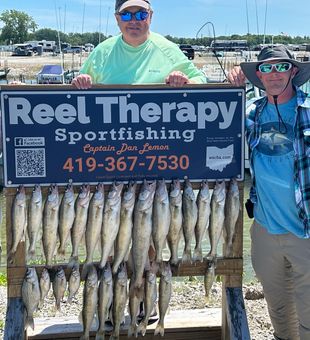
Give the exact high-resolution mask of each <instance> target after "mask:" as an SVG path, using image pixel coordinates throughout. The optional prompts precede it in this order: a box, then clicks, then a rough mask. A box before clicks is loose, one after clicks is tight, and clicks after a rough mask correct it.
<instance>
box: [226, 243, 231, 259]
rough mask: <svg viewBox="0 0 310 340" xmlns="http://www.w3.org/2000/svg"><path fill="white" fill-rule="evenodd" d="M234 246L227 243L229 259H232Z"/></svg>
mask: <svg viewBox="0 0 310 340" xmlns="http://www.w3.org/2000/svg"><path fill="white" fill-rule="evenodd" d="M232 253H233V245H232V243H230V242H229V243H227V246H226V256H227V257H232V256H233V254H232Z"/></svg>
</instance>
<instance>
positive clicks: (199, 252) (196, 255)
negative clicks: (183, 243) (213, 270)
mask: <svg viewBox="0 0 310 340" xmlns="http://www.w3.org/2000/svg"><path fill="white" fill-rule="evenodd" d="M193 257H194V260H195V261H197V262H202V249H201V247H197V248H195V249H194V254H193Z"/></svg>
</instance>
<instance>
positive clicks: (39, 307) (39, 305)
mask: <svg viewBox="0 0 310 340" xmlns="http://www.w3.org/2000/svg"><path fill="white" fill-rule="evenodd" d="M43 303H44V300H43V299H40V301H39V304H38V309H41V308H42V307H43Z"/></svg>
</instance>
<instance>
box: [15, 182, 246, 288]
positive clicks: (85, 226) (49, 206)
mask: <svg viewBox="0 0 310 340" xmlns="http://www.w3.org/2000/svg"><path fill="white" fill-rule="evenodd" d="M123 186H124V185H123V184H122V183H120V184H116V183H114V184H113V185H112V186H111V188H110V191H109V192H108V194H107V197H106V198H105V195H104V185H103V184H98V185H97V187H96V191H95V192H94V194H93V195H91V192H90V186H89V185H82V186H81V188H80V192H79V194H78V196H77V198H75V194H74V189H73V186H72V185H71V184H69V185H68V186H67V187H66V190H65V192H64V194H63V196H62V199H60V195H59V193H58V188H57V186H56V185H51V186H50V188H49V193H48V196H47V198H46V200H45V203H43V198H42V193H41V188H40V186H39V185H36V186H35V188H34V190H33V193H32V195H31V198H30V201H29V204H28V208H27V204H26V194H25V188H24V187H23V186H20V187H19V188H18V191H17V194H16V196H15V199H14V203H13V206H12V245H11V248H10V251H9V254H8V260H9V261H12V259H13V257H14V254H15V252H16V249H17V246H18V244H19V242H20V241H21V240H22V239H23V237H24V233H25V231H26V230H27V232H28V238H29V248H28V258H29V259H31V258H34V256H35V249H36V245H37V243H38V241H39V235H40V232H41V234H42V243H43V252H44V255H45V261H46V265H47V266H51V265H52V264H53V259H54V256H55V255H56V250H58V251H57V253H58V256H59V257H62V256H64V254H65V251H66V249H68V245H69V241H70V240H71V249H72V253H71V257H70V260H69V263H70V265H71V266H73V265H74V264H75V263H77V262H78V261H79V253H78V252H79V246H80V245H81V244H82V239H83V236H85V241H86V242H85V243H86V260H85V263H86V264H91V263H92V262H93V260H94V252H95V249H96V246H97V245H99V248H100V253H101V257H100V262H99V266H100V268H103V267H104V266H105V265H106V263H107V261H108V259H109V256H110V255H111V254H112V253H113V252H114V260H113V268H112V271H113V273H116V270H117V268H118V266H119V265H120V263H121V262H122V261H124V260H125V261H126V260H127V259H128V256H129V251H130V246H131V252H132V258H133V263H134V273H135V282H134V287H135V288H139V287H140V286H141V280H142V275H143V272H144V267H145V263H146V259H147V256H148V252H149V247H150V246H152V247H153V248H154V253H155V255H154V257H153V258H151V261H153V260H155V261H156V262H157V263H160V262H161V261H162V259H163V249H164V247H165V244H166V242H167V243H168V246H169V250H170V254H171V257H170V263H171V264H172V265H177V264H178V262H179V259H178V248H179V242H180V238H181V237H182V235H183V236H184V244H185V245H184V251H183V256H182V262H186V263H187V262H192V261H193V260H194V261H202V260H203V254H202V241H203V239H204V237H205V235H206V231H207V230H208V235H209V239H210V248H211V249H210V252H209V254H208V255H207V259H209V260H213V259H215V258H216V256H217V248H218V243H219V241H220V238H221V234H222V231H223V229H224V234H225V240H226V250H225V255H226V256H228V257H230V256H232V255H233V251H232V250H233V249H232V246H233V240H234V235H235V226H236V221H237V219H238V215H239V211H240V199H239V190H238V185H237V182H236V181H235V180H231V182H230V185H229V188H228V190H227V193H226V185H225V182H224V181H223V182H217V183H216V184H215V187H214V189H213V190H210V189H209V185H208V182H207V181H203V182H202V183H201V187H200V190H199V193H198V196H197V199H196V197H195V194H194V191H193V188H192V186H191V183H190V181H189V180H186V181H185V184H184V189H183V193H182V190H181V185H180V182H179V180H173V181H172V183H171V185H170V191H169V193H168V190H167V186H166V183H165V181H164V180H159V181H157V182H156V181H153V182H150V183H148V182H147V181H144V183H143V185H142V186H141V189H140V193H139V195H136V184H135V183H132V182H130V183H129V184H128V185H127V186H126V188H125V190H123ZM123 191H124V192H123ZM211 191H213V192H212V193H211ZM122 192H123V194H122ZM224 227H225V228H224ZM194 238H195V240H196V243H195V248H194V251H193V256H192V241H193V239H194ZM57 245H58V249H57Z"/></svg>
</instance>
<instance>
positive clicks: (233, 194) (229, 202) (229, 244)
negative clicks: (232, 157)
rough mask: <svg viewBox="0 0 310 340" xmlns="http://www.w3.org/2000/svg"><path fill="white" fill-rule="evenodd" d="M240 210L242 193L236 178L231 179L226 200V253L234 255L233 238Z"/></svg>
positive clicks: (229, 255)
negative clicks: (240, 193)
mask: <svg viewBox="0 0 310 340" xmlns="http://www.w3.org/2000/svg"><path fill="white" fill-rule="evenodd" d="M239 212H240V195H239V188H238V183H237V181H236V180H235V179H233V180H231V181H230V184H229V189H228V192H227V195H226V202H225V221H224V226H225V228H224V231H225V241H226V251H225V255H226V256H228V257H231V256H233V240H234V236H235V230H236V223H237V220H238V216H239Z"/></svg>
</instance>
